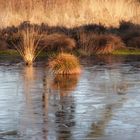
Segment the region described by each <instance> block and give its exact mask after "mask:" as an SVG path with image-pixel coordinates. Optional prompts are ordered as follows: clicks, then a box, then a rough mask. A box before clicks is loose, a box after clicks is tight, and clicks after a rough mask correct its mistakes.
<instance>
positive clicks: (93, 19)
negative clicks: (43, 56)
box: [0, 0, 140, 27]
mask: <svg viewBox="0 0 140 140" xmlns="http://www.w3.org/2000/svg"><path fill="white" fill-rule="evenodd" d="M0 9H1V10H0V24H1V25H0V26H1V27H3V26H11V25H18V24H20V23H21V22H23V21H25V20H26V21H31V23H37V24H38V23H39V24H40V23H42V22H44V23H48V24H49V25H63V26H68V27H73V26H79V25H82V24H91V23H97V24H98V23H102V24H105V25H107V26H118V25H119V22H120V21H122V20H125V21H132V22H133V23H140V14H139V13H140V3H139V2H138V1H137V0H81V1H79V0H61V1H60V0H24V1H23V0H5V1H4V0H1V1H0Z"/></svg>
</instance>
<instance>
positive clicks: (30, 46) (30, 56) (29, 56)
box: [15, 28, 42, 66]
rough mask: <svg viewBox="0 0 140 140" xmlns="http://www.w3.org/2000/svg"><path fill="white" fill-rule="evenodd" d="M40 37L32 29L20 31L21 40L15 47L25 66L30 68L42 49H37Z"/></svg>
mask: <svg viewBox="0 0 140 140" xmlns="http://www.w3.org/2000/svg"><path fill="white" fill-rule="evenodd" d="M40 39H41V35H40V34H39V32H38V31H37V30H35V29H34V28H27V29H25V30H23V31H21V40H20V42H19V45H18V46H16V45H15V47H16V49H17V51H18V52H19V54H20V55H21V56H22V58H23V60H24V62H25V64H26V65H28V66H30V65H32V64H33V62H34V61H35V59H36V57H37V56H38V54H39V53H40V52H41V50H42V48H39V45H38V44H39V41H40Z"/></svg>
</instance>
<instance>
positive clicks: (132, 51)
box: [112, 49, 140, 55]
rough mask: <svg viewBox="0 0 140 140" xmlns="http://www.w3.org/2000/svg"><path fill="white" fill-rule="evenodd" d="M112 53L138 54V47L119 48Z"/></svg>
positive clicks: (139, 50) (139, 51)
mask: <svg viewBox="0 0 140 140" xmlns="http://www.w3.org/2000/svg"><path fill="white" fill-rule="evenodd" d="M112 54H113V55H140V49H134V50H131V49H123V50H122V49H121V50H115V51H113V52H112Z"/></svg>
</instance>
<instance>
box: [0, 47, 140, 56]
mask: <svg viewBox="0 0 140 140" xmlns="http://www.w3.org/2000/svg"><path fill="white" fill-rule="evenodd" d="M72 53H74V54H75V55H77V56H79V57H82V56H89V55H88V54H86V53H84V52H76V51H75V52H72ZM56 55H57V53H56V52H46V51H42V52H41V53H40V54H39V56H38V58H50V57H53V56H56ZM93 55H95V56H96V55H97V56H98V54H91V56H93ZM105 55H114V56H115V55H116V56H117V55H122V56H123V55H140V49H136V50H130V49H122V50H121V49H120V50H115V51H113V52H112V53H110V54H105ZM0 57H1V58H2V57H18V58H19V57H21V56H20V54H19V53H18V52H17V51H16V50H5V51H0Z"/></svg>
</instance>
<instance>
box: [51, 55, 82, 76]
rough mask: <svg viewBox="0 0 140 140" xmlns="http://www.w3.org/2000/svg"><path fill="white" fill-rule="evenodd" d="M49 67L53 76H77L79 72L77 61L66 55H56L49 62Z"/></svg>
mask: <svg viewBox="0 0 140 140" xmlns="http://www.w3.org/2000/svg"><path fill="white" fill-rule="evenodd" d="M49 67H50V69H51V70H52V71H53V73H55V74H78V73H80V72H81V68H80V64H79V60H78V59H77V58H76V57H75V56H74V55H72V54H68V53H60V54H58V56H56V57H55V58H53V59H52V60H50V62H49Z"/></svg>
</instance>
